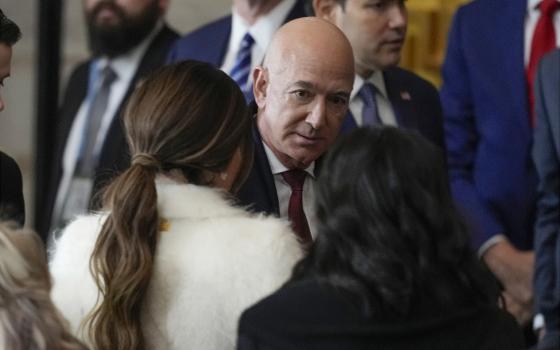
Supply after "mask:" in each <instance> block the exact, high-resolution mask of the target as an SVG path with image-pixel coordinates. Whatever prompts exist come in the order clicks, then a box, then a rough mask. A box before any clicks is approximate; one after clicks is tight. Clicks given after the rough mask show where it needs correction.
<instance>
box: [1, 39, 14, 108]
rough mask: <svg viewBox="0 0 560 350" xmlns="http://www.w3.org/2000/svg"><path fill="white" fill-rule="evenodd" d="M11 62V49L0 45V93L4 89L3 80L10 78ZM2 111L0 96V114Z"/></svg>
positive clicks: (2, 103) (2, 101) (2, 105)
mask: <svg viewBox="0 0 560 350" xmlns="http://www.w3.org/2000/svg"><path fill="white" fill-rule="evenodd" d="M11 61H12V47H11V46H8V45H6V44H3V43H0V92H1V90H2V88H3V87H4V79H6V78H7V77H9V76H10V66H11ZM3 110H4V100H3V99H2V95H1V94H0V112H2V111H3Z"/></svg>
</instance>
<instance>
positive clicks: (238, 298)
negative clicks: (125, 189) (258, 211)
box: [50, 184, 302, 350]
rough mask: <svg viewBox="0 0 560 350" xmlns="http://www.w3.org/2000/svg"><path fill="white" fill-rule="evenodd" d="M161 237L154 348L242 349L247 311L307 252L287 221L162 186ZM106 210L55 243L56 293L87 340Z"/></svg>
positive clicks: (154, 287)
mask: <svg viewBox="0 0 560 350" xmlns="http://www.w3.org/2000/svg"><path fill="white" fill-rule="evenodd" d="M157 190H158V207H159V212H160V216H161V217H162V218H165V219H167V220H168V221H169V223H170V228H169V230H168V231H166V232H162V233H161V234H160V238H159V242H158V246H157V249H156V254H155V263H154V264H155V265H154V271H153V275H152V278H151V282H150V286H149V289H148V293H147V296H146V299H145V301H144V306H143V307H144V309H143V314H142V324H143V326H142V327H143V330H144V335H145V338H146V342H147V348H148V349H158V350H159V349H193V350H214V349H215V350H227V349H234V348H235V341H236V334H237V321H238V318H239V316H240V314H241V312H242V311H243V310H244V309H246V308H247V307H248V306H250V305H252V304H253V303H255V302H257V301H258V300H259V299H261V298H263V297H264V296H266V295H268V294H270V293H271V292H273V291H274V290H275V289H277V288H278V287H280V285H281V284H282V283H284V282H285V281H286V280H287V278H288V277H289V276H290V273H291V269H292V267H293V265H294V264H295V262H297V260H299V259H300V258H301V256H302V251H301V248H300V246H299V244H298V243H297V241H296V239H295V236H294V234H293V233H291V231H290V229H289V225H288V223H287V222H286V221H282V220H280V219H276V218H272V217H265V216H262V215H259V216H255V215H251V214H248V213H247V212H245V211H244V210H243V209H241V208H235V207H233V206H231V205H230V204H229V203H228V201H227V200H225V199H224V197H223V196H222V194H220V193H219V192H217V191H215V190H212V189H209V188H205V187H199V186H194V185H178V184H158V186H157ZM103 220H104V216H103V215H90V216H85V217H81V218H79V219H77V220H76V221H75V222H73V223H72V224H70V225H69V226H68V228H67V229H66V230H65V231H64V233H63V235H62V236H61V238H60V239H58V241H57V242H56V243H55V246H54V252H53V255H52V260H51V262H50V270H51V273H52V276H53V279H54V287H53V291H52V297H53V300H54V302H55V304H56V305H57V307H58V308H59V309H60V311H61V312H62V314H63V315H64V316H65V317H66V318H67V319H68V321H69V322H70V324H71V327H72V331H73V332H74V334H76V335H77V336H78V337H79V338H81V339H82V340H84V341H85V342H86V343H87V342H88V341H87V337H86V336H85V335H84V332H83V331H82V330H80V328H79V327H80V323H81V321H82V320H83V318H84V317H85V315H87V313H88V312H89V311H90V310H91V309H92V308H93V307H94V305H95V302H96V300H97V297H98V291H97V287H96V286H95V284H94V281H93V278H92V276H91V273H90V272H89V259H90V255H91V252H92V249H93V247H94V245H95V241H96V239H97V235H98V232H99V230H100V227H101V224H102V222H103Z"/></svg>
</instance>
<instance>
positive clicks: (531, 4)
mask: <svg viewBox="0 0 560 350" xmlns="http://www.w3.org/2000/svg"><path fill="white" fill-rule="evenodd" d="M542 1H543V0H529V1H527V13H530V12H532V11H538V6H539V5H540V3H541V2H542ZM558 1H560V0H558Z"/></svg>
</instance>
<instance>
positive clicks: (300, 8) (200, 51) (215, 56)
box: [167, 0, 306, 67]
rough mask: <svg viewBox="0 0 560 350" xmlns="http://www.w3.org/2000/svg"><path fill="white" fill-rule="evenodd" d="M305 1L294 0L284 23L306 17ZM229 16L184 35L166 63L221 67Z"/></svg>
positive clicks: (228, 34) (227, 35) (229, 30)
mask: <svg viewBox="0 0 560 350" xmlns="http://www.w3.org/2000/svg"><path fill="white" fill-rule="evenodd" d="M304 5H305V1H303V0H296V4H295V5H294V7H293V8H292V9H291V10H290V12H289V13H288V16H287V17H286V19H285V21H284V23H285V22H289V21H291V20H293V19H296V18H299V17H304V16H306V12H305V8H304V7H305V6H304ZM230 33H231V15H229V16H225V17H223V18H220V19H218V20H216V21H214V22H212V23H209V24H207V25H205V26H203V27H201V28H198V29H196V30H195V31H193V32H191V33H189V34H187V35H185V36H184V37H182V38H181V39H180V40H177V42H176V43H175V44H174V45H173V47H172V48H171V50H170V52H169V56H168V58H167V61H168V62H178V61H184V60H187V59H192V60H197V61H202V62H207V63H210V64H213V65H214V66H216V67H221V65H222V63H223V61H224V58H225V55H226V51H227V48H228V44H229V36H230Z"/></svg>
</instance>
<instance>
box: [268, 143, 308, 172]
mask: <svg viewBox="0 0 560 350" xmlns="http://www.w3.org/2000/svg"><path fill="white" fill-rule="evenodd" d="M263 146H264V151H265V152H266V157H267V158H268V164H269V165H270V170H271V171H272V175H277V174H281V173H283V172H285V171H288V170H290V169H288V168H286V166H284V164H282V163H281V162H280V160H279V159H278V157H276V155H275V154H274V152H272V150H271V149H270V148H269V147H268V146H267V145H266V143H264V142H263ZM303 170H305V172H306V173H307V174H308V175H310V176H311V177H312V178H315V162H312V163H311V164H309V166H308V167H307V168H305V169H303Z"/></svg>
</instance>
